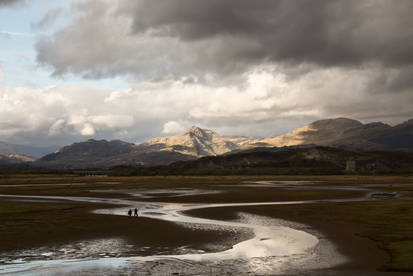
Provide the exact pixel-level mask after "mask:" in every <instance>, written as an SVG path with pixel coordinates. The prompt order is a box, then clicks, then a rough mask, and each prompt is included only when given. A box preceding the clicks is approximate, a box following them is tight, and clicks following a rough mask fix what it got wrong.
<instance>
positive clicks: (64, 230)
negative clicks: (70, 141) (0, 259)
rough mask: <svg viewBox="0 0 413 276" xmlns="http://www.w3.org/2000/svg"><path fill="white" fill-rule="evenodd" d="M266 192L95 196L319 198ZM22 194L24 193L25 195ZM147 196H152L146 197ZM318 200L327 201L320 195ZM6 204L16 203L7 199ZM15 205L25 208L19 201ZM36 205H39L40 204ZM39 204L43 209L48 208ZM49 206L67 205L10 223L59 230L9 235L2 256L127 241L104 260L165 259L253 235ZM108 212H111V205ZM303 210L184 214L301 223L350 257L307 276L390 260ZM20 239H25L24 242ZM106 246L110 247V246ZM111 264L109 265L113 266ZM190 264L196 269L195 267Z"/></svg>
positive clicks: (87, 207) (345, 228)
mask: <svg viewBox="0 0 413 276" xmlns="http://www.w3.org/2000/svg"><path fill="white" fill-rule="evenodd" d="M9 188H10V187H9ZM138 191H140V192H141V190H140V189H138ZM268 191H269V190H268V189H264V190H261V191H260V190H256V189H252V190H251V189H250V188H242V189H239V188H237V189H228V190H226V189H223V188H222V187H221V189H219V191H212V192H211V191H198V192H195V193H192V194H191V193H189V194H188V193H187V194H186V195H185V196H182V197H180V196H177V193H176V191H173V192H168V191H165V190H162V191H148V192H147V193H146V196H142V197H136V193H139V192H137V191H136V190H135V195H130V194H128V193H125V191H121V190H118V189H117V190H116V191H110V192H106V193H104V192H103V193H102V191H100V192H101V193H99V197H109V198H110V196H111V195H112V194H116V196H117V197H121V195H122V193H124V197H125V199H127V200H139V201H142V202H143V203H144V204H145V203H147V202H148V201H154V200H158V201H163V202H180V203H186V204H188V203H193V202H203V203H205V202H214V203H220V202H221V203H222V202H244V201H245V199H246V198H250V199H251V201H253V202H254V201H255V202H260V201H265V200H268V199H269V198H273V199H274V198H277V196H278V199H282V200H284V201H288V200H290V199H309V198H314V199H319V198H317V197H316V194H318V196H320V193H316V194H314V193H312V192H311V191H310V192H309V191H304V193H303V192H299V193H296V195H295V196H294V195H291V194H292V193H291V192H288V193H284V194H283V192H281V193H268ZM83 192H85V191H83ZM327 192H328V193H329V195H328V196H327V198H334V196H336V197H338V198H346V197H347V198H348V197H350V196H353V197H359V196H360V195H361V194H364V192H360V191H340V192H331V191H327ZM23 193H26V194H27V191H25V192H23ZM87 194H89V195H90V194H93V192H92V193H90V192H88V193H87ZM148 194H149V195H150V196H148ZM178 194H179V193H178ZM260 194H261V195H260ZM321 196H322V197H325V196H324V194H322V193H321ZM260 199H261V200H260ZM8 200H15V199H12V198H10V199H8ZM19 200H21V198H19ZM27 200H29V199H27ZM30 200H33V199H30ZM39 200H40V198H39ZM51 200H52V199H51ZM53 200H54V201H56V200H57V199H56V198H55V199H53ZM3 203H5V201H4V200H3V199H1V203H0V204H3ZM19 203H21V204H24V203H23V202H19ZM29 203H30V204H32V203H33V202H27V204H29ZM36 204H42V203H40V202H39V203H36ZM43 204H45V205H47V204H48V203H43ZM53 204H65V205H69V206H67V208H66V207H65V208H63V209H58V210H55V211H53V210H52V211H44V212H40V214H37V215H36V216H33V214H30V215H27V214H26V215H22V216H21V217H20V218H19V217H17V218H16V217H15V218H9V219H10V221H12V222H13V223H15V222H16V220H17V221H19V220H21V221H23V222H22V223H23V224H27V222H28V221H30V219H33V222H34V223H35V222H39V221H41V220H42V219H43V217H44V216H45V215H47V216H48V217H52V218H55V219H56V220H55V221H53V222H51V224H52V225H54V226H56V225H61V227H57V228H54V229H53V231H49V232H48V231H45V230H44V229H40V228H39V229H38V231H37V230H36V229H35V231H32V233H31V234H30V231H29V233H26V232H24V231H20V232H18V231H17V232H15V233H14V234H15V235H14V236H13V235H12V234H10V235H11V236H9V237H5V238H2V239H4V241H5V240H7V239H9V240H11V241H16V240H17V241H18V240H19V237H20V240H21V243H19V242H17V243H15V244H13V243H7V242H6V243H3V240H2V242H1V243H0V250H1V251H2V252H5V251H8V252H9V251H10V250H11V249H12V250H18V249H24V248H32V247H37V246H46V247H47V246H49V247H52V246H56V245H59V244H60V245H64V244H76V242H79V241H81V240H86V241H87V240H98V239H105V240H113V241H114V242H115V243H116V239H117V238H121V239H122V240H124V241H125V245H129V246H132V247H133V249H131V250H129V251H127V252H120V253H119V255H116V254H117V253H116V252H114V254H113V256H111V255H107V256H105V257H108V258H111V257H117V256H118V257H119V256H122V257H124V256H136V255H139V256H152V255H153V254H156V255H160V254H161V255H164V256H166V255H168V254H176V253H177V252H178V251H179V250H181V251H182V252H181V253H184V254H189V253H197V251H198V253H199V252H202V253H205V252H211V253H212V252H217V251H224V250H227V249H229V248H230V247H231V246H232V245H235V244H238V243H240V242H242V241H245V240H246V239H248V238H251V233H248V232H245V231H237V230H236V229H237V228H232V229H223V228H220V229H206V228H202V227H198V228H191V227H187V226H184V225H181V224H176V223H171V222H168V221H163V220H159V219H154V218H150V217H146V218H145V217H139V218H128V217H126V216H116V215H103V214H93V213H91V211H92V210H96V209H102V208H105V209H108V205H107V204H103V203H91V202H88V203H85V202H72V201H70V203H68V202H67V201H65V203H53ZM314 204H315V205H314ZM323 204H326V208H328V204H329V203H322V202H321V203H312V206H318V207H319V208H323V206H322V205H323ZM110 207H111V208H112V207H115V206H110ZM306 208H307V206H305V205H302V204H293V205H279V206H266V205H263V206H225V207H215V208H201V209H194V210H191V211H187V213H188V214H190V215H193V216H196V217H201V218H207V219H217V220H224V221H231V220H237V219H239V213H240V212H242V213H246V214H253V215H258V216H264V217H271V218H283V219H285V220H287V221H296V222H302V223H305V224H306V225H305V226H302V225H301V226H298V227H299V228H300V227H301V228H300V229H302V230H304V231H305V232H308V233H310V234H311V233H313V234H315V235H319V236H318V237H319V238H321V239H328V240H331V241H333V243H334V244H336V245H337V247H338V249H339V252H341V253H342V254H343V255H345V256H348V257H350V262H348V263H346V264H344V265H341V266H339V267H336V268H333V269H323V270H322V271H318V270H316V271H310V270H309V271H307V272H306V274H308V275H312V273H315V274H314V275H321V274H323V275H330V274H329V273H333V274H331V275H336V274H334V273H344V274H343V275H346V274H345V273H358V272H363V274H364V275H367V273H371V274H372V275H375V273H379V272H377V271H376V268H377V267H380V266H381V265H382V264H383V263H386V262H387V261H388V255H387V254H386V253H385V252H384V251H382V250H380V249H378V247H377V244H375V243H373V242H371V241H369V240H368V239H366V238H361V237H358V236H356V235H355V234H356V233H359V232H360V227H361V226H360V225H357V224H352V223H348V222H332V221H325V220H324V219H323V218H322V217H318V218H317V219H315V217H316V216H309V215H308V213H306V211H305V210H306ZM62 210H63V211H62ZM125 210H126V209H125ZM148 214H149V213H148ZM149 215H150V214H149ZM6 219H7V218H6ZM43 220H44V219H43ZM137 221H138V223H137ZM68 225H70V227H67V226H68ZM65 226H66V227H65ZM309 226H310V227H309ZM293 227H297V225H294V226H293ZM23 232H24V233H23ZM22 233H23V234H22ZM39 233H41V235H39ZM165 233H167V234H165ZM54 234H56V235H54ZM22 237H24V238H23V239H22ZM154 237H158V238H154ZM159 237H162V238H159ZM108 246H111V245H110V243H109V245H108ZM185 247H187V248H185ZM177 248H179V250H177ZM188 248H189V249H188ZM137 249H139V250H137ZM142 249H144V250H142ZM178 253H179V252H178ZM46 254H47V252H46ZM45 257H47V256H45ZM95 257H97V256H95ZM118 259H119V258H118ZM115 260H116V258H115ZM115 260H113V261H114V262H115ZM135 261H136V260H135ZM152 262H153V264H156V263H157V261H152ZM164 265H165V264H164ZM186 265H188V264H186ZM191 265H193V266H196V265H195V264H193V263H192V264H191ZM257 265H258V264H257ZM158 266H160V267H161V266H162V265H159V264H158ZM138 267H139V266H138ZM95 269H97V271H98V269H99V268H93V269H89V272H90V273H92V274H94V273H95V274H98V273H96V271H95ZM145 269H146V271H148V270H147V268H145ZM194 269H195V268H194ZM204 269H205V268H204ZM214 269H216V268H214ZM93 271H95V272H93ZM160 271H162V270H160ZM188 271H190V270H188ZM194 271H196V270H194ZM215 271H218V270H215ZM115 272H116V270H115V271H114V275H115V274H116V273H115ZM118 272H119V270H118ZM221 272H222V271H221ZM317 272H318V274H317ZM392 274H394V273H392ZM300 275H303V274H302V272H301V273H300ZM385 275H389V274H385Z"/></svg>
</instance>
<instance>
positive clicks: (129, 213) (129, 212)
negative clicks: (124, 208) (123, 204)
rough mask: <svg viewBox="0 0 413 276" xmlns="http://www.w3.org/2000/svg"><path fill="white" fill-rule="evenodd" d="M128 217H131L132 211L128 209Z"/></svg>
mask: <svg viewBox="0 0 413 276" xmlns="http://www.w3.org/2000/svg"><path fill="white" fill-rule="evenodd" d="M128 215H129V216H130V217H131V216H132V209H129V211H128Z"/></svg>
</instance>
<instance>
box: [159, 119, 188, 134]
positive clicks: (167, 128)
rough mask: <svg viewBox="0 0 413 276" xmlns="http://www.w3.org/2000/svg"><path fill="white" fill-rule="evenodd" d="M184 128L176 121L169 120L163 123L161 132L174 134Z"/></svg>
mask: <svg viewBox="0 0 413 276" xmlns="http://www.w3.org/2000/svg"><path fill="white" fill-rule="evenodd" d="M184 130H185V128H184V127H183V126H182V125H181V124H180V123H178V122H176V121H169V122H166V123H165V124H164V125H163V128H162V133H164V134H176V133H180V132H182V131H184Z"/></svg>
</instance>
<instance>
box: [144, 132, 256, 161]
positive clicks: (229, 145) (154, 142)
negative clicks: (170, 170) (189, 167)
mask: <svg viewBox="0 0 413 276" xmlns="http://www.w3.org/2000/svg"><path fill="white" fill-rule="evenodd" d="M249 140H250V139H249V138H247V137H239V136H238V137H225V136H220V135H218V134H217V133H216V132H214V131H212V130H209V129H202V128H199V127H196V126H193V127H191V128H190V129H189V130H187V131H186V132H185V133H183V134H181V135H176V136H168V137H162V138H153V139H151V140H149V141H147V142H145V143H142V144H140V145H138V146H139V147H140V148H142V149H145V148H146V149H150V148H156V149H157V150H159V151H171V152H172V151H173V152H178V153H181V154H185V155H191V156H194V157H203V156H209V155H219V154H223V153H226V152H229V151H233V150H236V149H238V148H239V147H240V145H241V144H244V143H247V142H248V141H249Z"/></svg>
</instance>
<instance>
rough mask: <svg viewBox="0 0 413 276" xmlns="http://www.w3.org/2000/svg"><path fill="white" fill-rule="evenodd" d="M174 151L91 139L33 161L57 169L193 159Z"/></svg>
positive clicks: (40, 165)
mask: <svg viewBox="0 0 413 276" xmlns="http://www.w3.org/2000/svg"><path fill="white" fill-rule="evenodd" d="M192 159H194V158H193V157H191V156H186V155H183V154H180V153H176V152H162V151H158V150H146V151H145V150H142V149H140V148H139V147H138V146H136V145H135V144H131V143H127V142H123V141H120V140H114V141H106V140H94V139H90V140H87V141H85V142H80V143H74V144H72V145H70V146H66V147H63V148H61V149H59V150H58V151H56V152H55V153H52V154H48V155H46V156H44V157H42V158H40V159H38V160H37V161H36V162H34V165H35V166H37V167H47V168H57V169H87V168H108V167H113V166H122V165H127V166H153V165H164V164H169V163H172V162H175V161H180V160H192Z"/></svg>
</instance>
